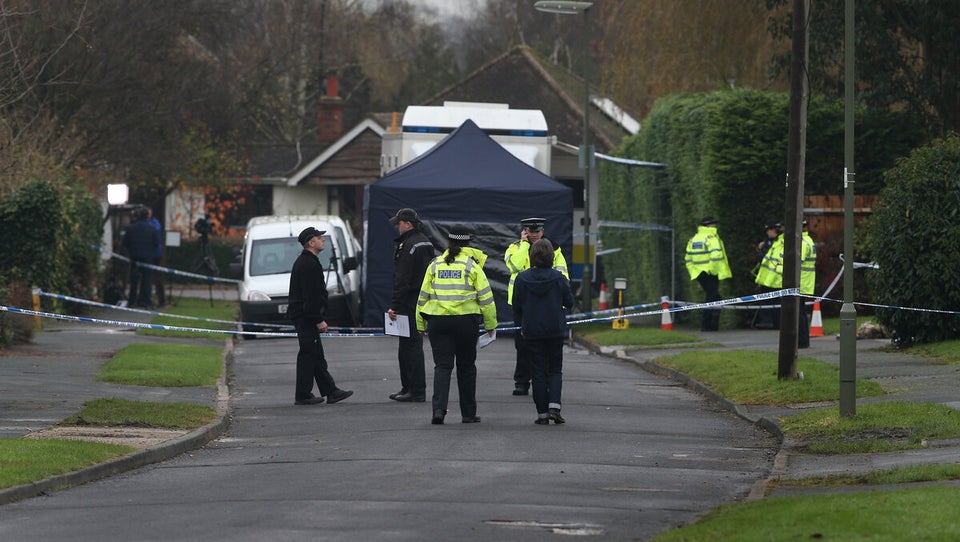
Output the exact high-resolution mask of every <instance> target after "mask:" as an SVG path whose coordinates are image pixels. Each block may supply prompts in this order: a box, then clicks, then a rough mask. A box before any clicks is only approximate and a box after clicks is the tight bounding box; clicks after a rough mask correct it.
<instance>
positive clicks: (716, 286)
mask: <svg viewBox="0 0 960 542" xmlns="http://www.w3.org/2000/svg"><path fill="white" fill-rule="evenodd" d="M697 282H699V283H700V287H701V288H703V293H704V294H705V295H706V301H707V302H708V303H709V302H710V301H720V279H719V278H718V277H717V276H716V275H711V274H709V273H700V275H698V276H697ZM718 329H720V309H704V311H703V315H702V316H701V318H700V331H717V330H718Z"/></svg>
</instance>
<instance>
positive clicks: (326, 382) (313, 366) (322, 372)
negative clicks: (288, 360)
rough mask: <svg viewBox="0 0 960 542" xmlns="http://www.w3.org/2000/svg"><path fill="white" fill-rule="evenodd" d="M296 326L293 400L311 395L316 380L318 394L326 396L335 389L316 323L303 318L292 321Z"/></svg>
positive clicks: (307, 397)
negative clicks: (296, 349) (297, 346)
mask: <svg viewBox="0 0 960 542" xmlns="http://www.w3.org/2000/svg"><path fill="white" fill-rule="evenodd" d="M293 325H294V326H295V327H296V328H297V341H298V342H299V343H300V351H299V352H297V388H296V393H295V395H294V400H296V401H302V400H304V399H309V398H310V397H311V395H312V394H311V392H312V391H313V382H314V380H316V382H317V389H318V390H319V391H320V395H323V396H327V395H330V393H332V392H333V390H335V389H337V385H336V383H334V381H333V377H332V376H330V372H329V371H328V370H327V358H326V356H324V354H323V343H322V342H321V341H320V331H319V330H318V329H317V325H316V324H315V323H314V322H312V321H308V320H304V319H303V318H299V319H297V320H295V321H294V322H293Z"/></svg>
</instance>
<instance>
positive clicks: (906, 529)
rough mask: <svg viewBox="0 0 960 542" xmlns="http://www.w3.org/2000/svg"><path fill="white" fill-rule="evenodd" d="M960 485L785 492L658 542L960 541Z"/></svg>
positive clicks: (725, 510)
mask: <svg viewBox="0 0 960 542" xmlns="http://www.w3.org/2000/svg"><path fill="white" fill-rule="evenodd" d="M958 506H960V488H954V487H942V486H934V487H923V488H912V489H902V490H891V491H869V492H867V491H864V492H856V493H844V494H840V495H825V496H809V497H808V496H803V497H782V498H772V499H763V500H759V501H751V502H747V503H742V504H735V505H728V506H722V507H720V508H718V509H716V510H714V511H713V512H711V513H709V514H707V515H706V516H705V517H704V518H703V519H701V520H700V521H698V522H697V523H694V524H692V525H688V526H685V527H681V528H679V529H675V530H672V531H667V532H665V533H662V534H660V535H659V536H656V537H654V538H653V541H654V542H681V541H702V540H711V541H718V540H737V541H743V542H752V541H764V542H766V541H769V540H871V541H873V542H887V541H890V542H894V541H897V542H899V541H901V540H958V539H960V517H958V516H957V514H956V510H957V507H958Z"/></svg>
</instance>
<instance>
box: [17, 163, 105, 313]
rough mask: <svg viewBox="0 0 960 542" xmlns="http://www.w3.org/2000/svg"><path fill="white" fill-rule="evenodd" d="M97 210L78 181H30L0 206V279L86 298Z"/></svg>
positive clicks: (97, 225)
mask: <svg viewBox="0 0 960 542" xmlns="http://www.w3.org/2000/svg"><path fill="white" fill-rule="evenodd" d="M101 213H102V212H101V209H100V206H99V204H98V203H97V201H96V200H95V199H94V197H93V195H92V194H91V193H90V191H89V190H87V189H86V188H85V187H84V186H82V185H81V184H79V183H74V184H68V183H63V184H56V183H53V182H50V181H45V180H35V181H31V182H29V183H26V184H24V185H23V186H21V187H20V188H18V189H17V190H15V191H14V192H13V194H11V196H10V197H9V198H8V199H7V200H5V201H3V202H0V231H3V232H4V235H0V281H2V282H3V283H4V284H9V283H13V282H22V283H25V284H26V285H27V286H37V287H40V288H42V289H44V290H47V291H52V292H57V293H63V294H67V295H73V296H78V297H89V296H90V293H91V289H92V287H93V284H94V279H95V277H96V273H97V269H96V264H97V254H96V251H94V250H93V245H95V244H99V242H100V238H101V236H102V233H103V223H102V217H101Z"/></svg>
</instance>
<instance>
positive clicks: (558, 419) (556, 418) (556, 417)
mask: <svg viewBox="0 0 960 542" xmlns="http://www.w3.org/2000/svg"><path fill="white" fill-rule="evenodd" d="M547 415H548V416H550V419H551V420H553V423H566V422H567V420H564V419H563V416H561V415H560V409H559V408H551V409H549V410H547Z"/></svg>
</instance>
